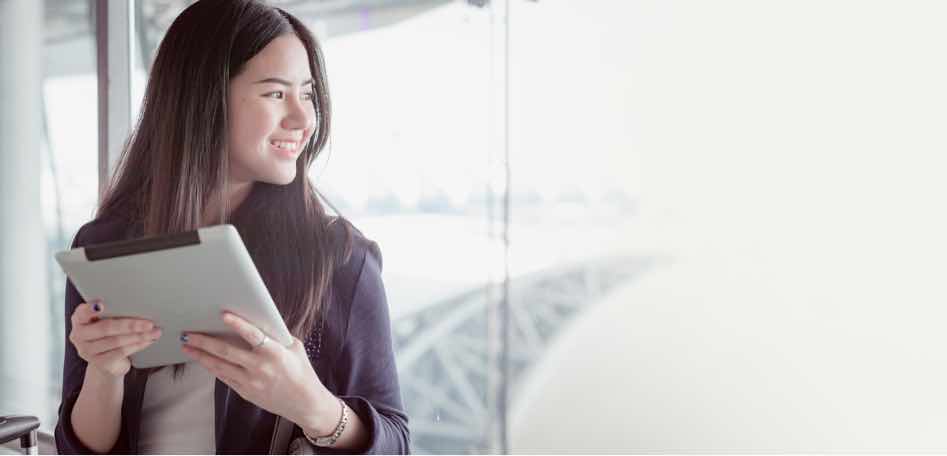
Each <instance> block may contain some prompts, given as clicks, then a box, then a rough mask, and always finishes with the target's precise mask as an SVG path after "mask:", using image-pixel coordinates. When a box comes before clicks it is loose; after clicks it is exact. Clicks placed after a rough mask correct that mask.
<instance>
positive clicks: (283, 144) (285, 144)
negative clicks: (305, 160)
mask: <svg viewBox="0 0 947 456" xmlns="http://www.w3.org/2000/svg"><path fill="white" fill-rule="evenodd" d="M270 144H272V145H274V146H276V147H277V148H279V149H289V150H293V149H296V143H295V142H293V141H270Z"/></svg>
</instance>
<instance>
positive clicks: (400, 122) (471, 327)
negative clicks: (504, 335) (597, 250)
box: [312, 1, 503, 453]
mask: <svg viewBox="0 0 947 456" xmlns="http://www.w3.org/2000/svg"><path fill="white" fill-rule="evenodd" d="M404 9H407V8H404ZM398 12H399V11H398V9H397V8H394V7H391V8H390V11H389V10H387V9H380V10H377V11H375V12H373V13H371V14H373V15H375V16H376V20H378V21H385V20H386V19H385V17H386V16H389V15H390V16H392V18H391V19H388V20H395V15H396V14H398ZM490 20H491V18H490V11H489V9H487V8H477V7H474V6H471V5H469V4H468V3H466V2H461V1H455V2H449V3H447V4H445V5H442V6H438V7H437V8H434V9H430V10H429V11H424V12H423V14H422V13H421V12H420V11H419V12H418V14H416V15H414V16H412V17H410V18H406V19H403V20H400V21H398V22H394V23H392V24H390V25H387V26H385V27H378V28H373V29H370V30H361V31H353V32H352V33H346V34H344V35H341V36H332V37H330V38H329V39H328V40H327V41H326V44H325V52H326V65H327V67H328V72H329V82H330V88H331V90H332V97H333V108H334V116H335V117H334V119H333V121H334V123H333V140H332V145H331V149H330V150H328V151H327V153H326V154H325V155H324V156H323V159H321V160H320V161H319V162H318V163H317V165H318V166H316V167H315V169H314V171H313V173H312V178H313V180H314V181H315V182H316V184H317V186H319V187H320V188H321V189H322V190H323V191H324V192H325V193H326V195H328V199H329V200H330V201H332V202H334V203H338V205H339V210H340V211H341V212H342V213H343V214H344V215H345V216H347V217H348V218H350V219H351V220H352V221H353V222H354V223H355V225H356V226H357V227H359V228H360V229H361V230H362V231H363V232H364V233H365V235H366V236H368V237H369V238H372V239H374V240H376V241H377V242H378V243H379V245H380V247H381V249H382V254H383V255H384V265H385V268H384V280H385V284H386V289H387V292H388V300H389V304H390V306H391V314H392V320H393V326H394V331H395V340H396V349H397V355H398V368H399V372H400V379H401V387H402V393H403V395H404V399H405V405H406V407H407V411H408V414H409V417H410V421H409V427H410V429H411V439H412V445H413V450H414V451H415V452H418V453H432V452H433V453H441V452H446V453H458V452H461V453H464V452H474V451H480V452H482V451H485V450H486V448H487V442H486V436H485V434H484V432H485V430H486V426H487V424H488V422H489V421H490V416H489V410H490V409H489V406H488V402H487V371H488V369H487V359H488V358H487V348H488V344H487V340H486V337H487V336H486V334H487V332H486V330H487V326H486V324H487V321H486V315H487V314H486V304H487V302H488V301H487V298H488V296H489V295H488V292H489V291H490V288H489V285H490V283H491V282H490V281H491V277H493V278H498V276H499V274H501V273H502V270H503V269H502V264H501V263H498V260H502V257H499V256H497V255H496V248H495V244H496V242H495V241H494V240H492V239H491V238H490V237H489V233H488V231H487V230H488V220H487V212H488V209H489V207H488V204H489V203H490V201H489V199H488V198H487V188H488V176H489V172H490V169H489V165H490V162H489V160H488V154H487V151H488V148H489V147H490V146H491V143H490V141H491V135H490V133H491V130H490V129H491V115H492V114H491V107H492V106H491V102H490V100H491V96H492V92H491V89H492V88H491V83H492V81H491V73H490V65H491V61H492V58H493V56H492V54H491V52H492V51H491V35H490V34H491V24H490ZM316 28H317V29H318V28H319V27H318V26H317V27H316ZM327 28H329V29H330V30H331V27H327Z"/></svg>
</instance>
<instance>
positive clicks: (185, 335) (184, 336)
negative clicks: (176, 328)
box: [181, 334, 187, 343]
mask: <svg viewBox="0 0 947 456" xmlns="http://www.w3.org/2000/svg"><path fill="white" fill-rule="evenodd" d="M181 342H184V343H187V334H181Z"/></svg>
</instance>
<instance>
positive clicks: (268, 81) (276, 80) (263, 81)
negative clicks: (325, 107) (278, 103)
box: [254, 78, 312, 87]
mask: <svg viewBox="0 0 947 456" xmlns="http://www.w3.org/2000/svg"><path fill="white" fill-rule="evenodd" d="M254 84H282V85H284V86H287V87H292V85H293V83H292V82H289V81H287V80H285V79H280V78H266V79H261V80H259V81H257V82H254ZM299 85H300V86H307V85H312V79H309V80H307V81H303V82H302V83H300V84H299Z"/></svg>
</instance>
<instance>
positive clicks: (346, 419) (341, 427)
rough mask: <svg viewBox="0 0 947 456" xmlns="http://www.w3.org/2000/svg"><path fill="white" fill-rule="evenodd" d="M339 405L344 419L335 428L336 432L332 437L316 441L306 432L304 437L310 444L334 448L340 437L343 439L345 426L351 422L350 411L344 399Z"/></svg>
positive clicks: (340, 400)
mask: <svg viewBox="0 0 947 456" xmlns="http://www.w3.org/2000/svg"><path fill="white" fill-rule="evenodd" d="M339 404H341V405H342V417H341V418H339V424H337V425H336V426H335V431H333V432H332V434H330V435H327V436H325V437H319V438H315V439H314V438H312V437H310V436H309V434H306V431H303V435H304V436H305V437H306V440H308V441H309V443H311V444H313V445H316V446H321V447H326V446H332V445H335V441H336V440H339V437H342V432H344V431H345V425H346V424H348V422H349V409H348V407H346V406H345V401H343V400H342V399H339Z"/></svg>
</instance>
